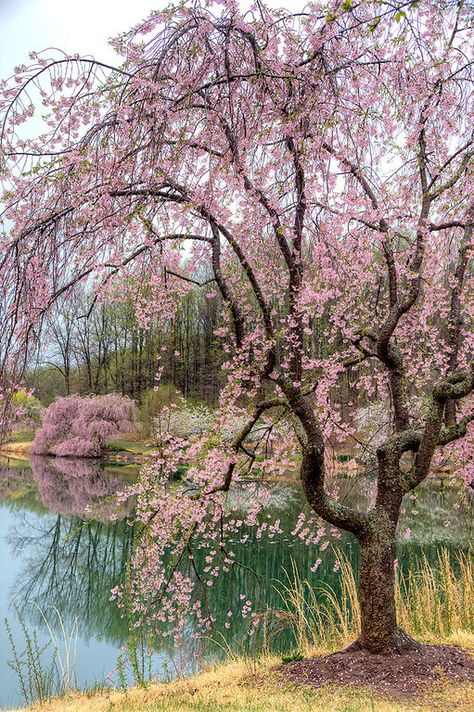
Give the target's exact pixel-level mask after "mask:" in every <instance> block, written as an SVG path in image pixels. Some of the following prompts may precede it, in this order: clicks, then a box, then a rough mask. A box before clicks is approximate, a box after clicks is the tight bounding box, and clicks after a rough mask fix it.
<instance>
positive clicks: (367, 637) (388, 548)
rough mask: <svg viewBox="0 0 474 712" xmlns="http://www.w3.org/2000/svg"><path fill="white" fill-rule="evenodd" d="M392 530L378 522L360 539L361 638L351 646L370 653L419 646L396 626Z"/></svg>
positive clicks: (402, 649)
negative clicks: (377, 524)
mask: <svg viewBox="0 0 474 712" xmlns="http://www.w3.org/2000/svg"><path fill="white" fill-rule="evenodd" d="M387 519H388V517H387ZM384 524H385V525H384ZM395 528H396V523H392V522H387V521H385V522H384V523H382V522H381V523H380V525H379V526H376V527H374V528H373V529H372V531H371V532H370V534H368V535H366V536H365V537H363V538H361V540H360V547H361V549H360V561H359V602H360V613H361V635H360V638H359V639H358V640H357V641H356V643H355V644H354V647H355V648H362V649H364V650H368V651H369V652H371V653H393V652H397V653H402V652H404V651H405V650H411V649H414V648H417V647H419V646H418V644H417V643H416V642H415V641H414V640H413V639H412V638H410V636H408V635H407V634H406V633H404V632H403V631H402V630H401V629H400V628H398V626H397V616H396V609H395V568H394V562H395Z"/></svg>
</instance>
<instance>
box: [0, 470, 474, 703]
mask: <svg viewBox="0 0 474 712" xmlns="http://www.w3.org/2000/svg"><path fill="white" fill-rule="evenodd" d="M133 475H134V472H133V471H132V472H130V468H128V467H119V466H105V465H104V464H103V463H100V462H94V461H89V460H87V461H86V460H71V459H65V458H57V459H54V458H51V459H44V458H38V457H37V458H33V459H32V462H31V463H27V462H22V461H18V460H13V459H11V460H8V459H6V458H1V460H0V537H1V548H0V565H1V571H2V576H1V579H0V609H1V610H0V613H1V616H0V618H1V619H2V621H3V619H4V618H7V619H8V621H9V625H10V627H11V632H12V636H13V640H14V642H15V645H16V646H17V648H18V650H22V649H23V648H24V639H25V636H24V633H23V631H22V622H21V621H23V624H24V625H25V626H26V627H27V629H28V631H29V633H30V634H32V632H33V631H35V632H36V635H37V636H38V640H39V642H40V643H44V644H46V643H47V642H48V641H49V640H50V639H51V634H50V632H49V631H48V625H49V626H50V627H51V629H52V631H53V633H54V634H55V635H57V636H59V638H60V639H61V625H63V626H64V629H65V631H66V637H68V636H70V634H71V631H73V630H74V627H75V626H76V625H77V642H76V644H75V646H74V648H75V651H76V652H75V655H76V659H77V663H76V671H77V683H78V684H79V686H92V685H93V684H94V683H96V682H97V683H104V681H106V682H107V681H108V684H111V685H113V684H115V683H116V680H117V674H116V672H114V671H115V669H116V665H117V660H118V656H119V653H120V649H121V646H123V645H124V643H125V641H126V639H127V626H126V624H125V622H124V620H123V619H122V618H121V616H120V614H119V611H118V609H117V607H116V605H115V604H114V603H111V602H110V601H109V597H110V590H111V589H112V588H113V587H114V586H115V585H116V584H117V583H118V582H119V581H120V580H121V577H122V576H123V574H124V571H125V566H126V562H127V559H128V556H129V553H130V548H131V544H132V540H133V532H134V527H133V521H132V513H133V502H132V501H130V500H129V501H128V502H126V503H125V504H122V505H120V507H119V508H117V505H116V503H115V501H114V494H115V493H116V492H119V491H121V490H123V489H124V488H125V487H126V486H127V484H129V483H130V482H131V481H132V480H133ZM357 484H358V486H357V488H356V487H355V480H354V477H350V476H347V477H345V478H344V477H342V478H341V479H340V490H341V494H342V496H343V497H344V498H348V499H350V500H351V501H352V502H354V500H355V498H356V495H355V493H356V492H357V498H358V500H360V501H361V503H362V504H363V503H364V502H366V501H367V500H368V498H370V492H371V488H372V486H373V484H372V483H371V481H370V480H367V481H364V482H362V486H360V485H361V481H360V480H359V481H358V483H357ZM262 488H265V489H266V490H270V491H269V499H268V510H269V511H268V514H269V518H272V517H274V516H275V515H276V514H278V516H279V517H280V519H281V526H282V529H283V534H281V535H279V536H278V537H275V538H268V537H262V538H261V539H255V537H254V535H251V536H250V537H249V538H248V539H246V533H245V532H244V531H242V537H241V539H239V540H238V541H232V542H231V544H232V548H233V550H234V551H236V552H237V558H238V560H239V561H240V562H241V564H242V566H238V567H234V569H233V570H232V571H231V572H230V573H229V574H227V575H224V576H221V577H219V578H218V579H217V580H216V582H215V585H214V586H213V587H212V589H211V590H210V591H209V596H210V597H211V598H212V603H213V605H214V607H215V609H216V610H217V611H218V612H219V614H218V615H217V620H216V629H217V631H220V633H221V634H223V635H224V634H225V635H226V637H228V638H229V639H231V638H232V639H233V640H234V641H235V643H236V646H238V645H239V644H241V641H239V640H237V638H238V636H239V626H240V628H241V627H242V621H241V619H240V624H239V626H238V625H237V622H236V623H235V626H234V624H233V625H232V627H231V629H230V630H229V623H228V618H227V612H228V610H229V609H231V608H234V609H238V607H239V606H240V607H242V601H241V596H242V595H243V594H245V599H250V600H252V601H259V602H260V603H259V605H261V606H262V607H265V606H269V607H273V608H278V607H281V600H279V596H278V593H277V592H276V590H275V589H274V588H273V587H272V585H271V582H272V580H274V579H279V580H283V579H284V577H285V574H284V571H285V570H286V571H291V567H292V563H293V562H294V563H295V564H296V565H297V566H298V568H299V570H300V571H301V573H302V575H303V576H304V577H307V578H309V579H310V580H311V582H314V586H315V587H318V586H321V585H323V584H327V585H330V586H332V587H333V588H334V589H335V590H336V591H337V589H338V573H337V572H336V571H334V568H335V566H334V564H335V554H334V552H333V551H332V550H331V547H328V548H327V549H326V550H324V551H320V548H319V546H317V545H311V546H307V545H306V544H305V543H304V542H303V541H301V540H300V539H298V538H297V537H294V536H292V535H291V531H292V530H293V528H294V526H295V522H296V519H297V517H298V514H299V513H300V512H301V510H302V509H304V501H303V497H302V493H301V491H300V489H299V487H298V485H297V484H293V483H291V482H282V483H274V484H268V483H259V482H253V483H252V482H249V483H248V484H245V485H240V486H239V487H238V488H237V489H235V490H234V492H232V493H231V494H230V503H229V506H231V507H232V508H234V509H235V510H236V511H239V510H241V511H242V512H244V511H245V509H246V508H247V507H248V506H250V504H251V502H252V501H254V499H255V497H258V496H259V491H261V489H262ZM357 503H358V504H360V502H359V501H358V502H357ZM473 511H474V497H473V493H472V492H466V491H464V492H462V493H461V489H458V488H454V491H453V488H448V487H446V486H445V484H444V481H443V480H433V481H430V482H429V483H425V484H424V485H423V486H422V487H421V488H419V492H418V493H417V497H416V499H410V498H409V497H408V498H407V499H406V503H405V512H404V514H403V516H402V521H401V522H400V542H399V549H398V559H399V565H400V566H401V567H403V568H406V567H408V566H410V565H411V563H412V562H413V560H414V559H416V558H417V557H419V556H420V555H421V554H424V555H426V556H427V557H428V558H429V559H430V560H434V559H435V557H436V552H437V549H438V548H439V547H440V546H448V547H449V548H450V549H452V551H453V552H455V551H456V550H458V549H464V548H467V547H468V546H469V543H470V542H472V540H473V533H474V531H473V530H474V522H473V516H472V514H473ZM112 516H113V520H112V519H111V518H112ZM407 528H409V529H410V530H411V534H410V536H409V538H404V534H403V533H404V532H405V533H406V531H407ZM249 533H250V532H247V534H249ZM250 534H252V533H250ZM242 539H243V541H242ZM337 543H338V545H339V546H340V547H341V549H342V550H343V551H344V553H345V554H346V556H347V557H348V558H349V560H350V561H351V563H352V564H353V566H354V567H357V560H358V549H357V543H356V542H355V541H354V540H353V539H352V538H351V537H350V536H348V535H343V536H342V537H341V539H340V540H339V542H337ZM318 557H320V558H321V559H322V563H321V565H320V566H319V567H318V568H317V570H315V571H314V572H311V567H312V566H313V564H314V562H315V560H316V559H317V558H318ZM252 571H254V572H255V573H256V574H257V575H255V574H254V573H252ZM262 583H263V584H265V585H263V587H262ZM267 584H268V585H267ZM18 614H19V617H20V619H21V620H20V619H19V618H18ZM226 623H227V625H226ZM280 643H281V641H280ZM285 644H286V645H287V647H288V648H291V645H292V640H291V639H290V638H288V639H287V640H286V641H283V645H285ZM50 648H51V646H50ZM49 654H50V652H49V651H48V650H47V651H46V652H45V660H47V658H48V655H49ZM182 656H183V652H182V651H174V650H173V649H172V645H171V642H170V641H169V642H168V643H167V645H166V647H162V648H161V649H160V650H156V651H155V653H154V656H153V659H152V666H153V672H154V673H155V674H157V675H158V676H161V677H170V676H173V675H174V674H175V673H176V672H177V671H182V670H183V669H186V670H188V671H189V670H192V669H193V667H194V665H195V663H194V661H193V660H191V659H189V660H183V658H182ZM11 657H12V649H11V643H10V641H9V639H8V635H7V630H6V628H5V626H4V625H3V623H2V627H1V629H0V708H3V709H5V708H8V707H11V706H15V705H20V704H21V703H22V696H21V691H20V689H19V681H18V679H17V677H16V675H15V673H14V672H13V671H12V670H11V669H10V668H9V666H8V660H9V659H11ZM129 679H130V678H129Z"/></svg>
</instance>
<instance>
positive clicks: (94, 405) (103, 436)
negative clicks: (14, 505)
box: [32, 393, 137, 457]
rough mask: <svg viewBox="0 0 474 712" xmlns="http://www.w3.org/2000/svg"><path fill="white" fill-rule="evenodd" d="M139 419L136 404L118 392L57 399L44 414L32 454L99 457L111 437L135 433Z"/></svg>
mask: <svg viewBox="0 0 474 712" xmlns="http://www.w3.org/2000/svg"><path fill="white" fill-rule="evenodd" d="M136 417H137V413H136V406H135V404H134V402H133V401H132V400H130V398H125V397H123V396H119V395H117V394H115V393H109V394H108V395H105V396H92V397H89V398H82V397H81V396H76V395H74V396H67V397H66V398H57V399H56V400H55V402H54V403H52V404H51V405H50V406H49V408H47V409H46V411H45V412H44V415H43V425H42V427H41V428H40V429H39V430H38V432H37V433H36V437H35V439H34V442H33V446H32V452H33V453H34V454H35V455H49V454H52V455H58V456H60V457H98V456H100V455H101V454H102V453H103V452H104V450H105V447H106V444H107V440H108V438H110V437H111V436H112V435H116V434H118V433H124V432H127V431H129V430H131V429H132V428H133V426H134V423H135V421H136Z"/></svg>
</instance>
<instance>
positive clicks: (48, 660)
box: [4, 603, 78, 704]
mask: <svg viewBox="0 0 474 712" xmlns="http://www.w3.org/2000/svg"><path fill="white" fill-rule="evenodd" d="M33 605H34V606H35V607H36V608H37V609H38V611H39V614H40V617H41V618H42V620H43V622H44V624H45V626H46V629H47V630H48V633H49V636H50V639H49V640H47V641H46V643H44V644H41V643H40V642H39V640H38V637H37V634H36V631H35V630H33V631H32V632H31V631H30V630H29V629H28V626H27V624H26V622H25V619H24V618H23V615H22V614H21V612H20V611H18V610H16V615H17V618H18V622H19V624H20V628H21V630H22V632H23V636H24V648H23V649H22V650H21V649H20V648H19V647H18V642H17V641H15V640H14V636H13V631H12V628H11V625H10V623H9V621H8V619H7V618H5V619H4V624H5V628H6V631H7V636H8V640H9V643H10V649H11V653H12V659H11V660H9V661H8V664H9V665H10V667H11V668H12V670H13V671H14V672H15V674H16V676H17V678H18V682H19V686H20V690H21V693H22V696H23V699H24V701H25V703H26V704H30V703H32V702H35V701H36V700H38V701H40V702H44V701H45V700H48V699H50V698H51V697H52V696H53V695H57V694H63V693H64V692H66V691H67V690H69V689H72V688H76V687H77V681H76V645H77V634H78V628H77V620H76V621H75V622H74V625H73V628H72V630H71V631H69V632H68V631H66V628H65V626H64V623H63V620H62V617H61V614H60V612H59V610H58V609H57V608H55V607H54V606H53V607H52V608H53V610H54V612H55V613H56V616H57V620H58V624H59V630H60V635H57V634H56V632H55V630H54V628H53V625H52V623H51V621H50V620H48V618H47V617H46V616H45V614H44V612H43V611H42V610H41V609H40V608H39V606H37V604H36V603H34V604H33Z"/></svg>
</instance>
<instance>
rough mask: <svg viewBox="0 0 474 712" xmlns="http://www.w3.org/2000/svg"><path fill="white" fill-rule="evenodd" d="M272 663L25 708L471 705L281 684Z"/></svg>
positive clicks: (179, 710) (341, 710)
mask: <svg viewBox="0 0 474 712" xmlns="http://www.w3.org/2000/svg"><path fill="white" fill-rule="evenodd" d="M471 642H473V643H474V639H473V641H471ZM278 663H279V660H277V659H276V658H266V659H263V660H261V661H260V662H259V663H258V665H253V664H252V666H250V665H249V663H246V662H245V661H237V662H232V663H227V664H225V665H220V666H216V667H214V668H212V669H209V670H207V671H205V672H203V673H201V674H200V675H197V676H196V677H192V678H189V679H187V680H179V681H175V682H171V683H166V684H165V683H164V684H159V685H150V686H149V687H148V688H146V689H137V688H135V689H132V690H130V691H129V692H127V693H118V692H107V693H96V694H74V693H70V694H68V695H66V696H64V697H62V698H56V699H54V700H52V701H51V702H47V703H44V704H43V705H37V706H33V707H30V708H28V709H29V710H30V712H32V711H33V710H35V712H185V711H186V710H189V711H190V712H191V711H192V712H224V711H225V712H375V711H376V712H415V711H416V712H434V711H436V710H439V711H440V712H441V711H443V712H448V711H449V710H453V711H454V710H456V711H457V712H461V711H465V712H468V711H469V710H472V709H474V685H463V686H459V685H454V684H442V685H437V686H434V687H433V688H431V689H430V690H427V691H426V694H425V695H424V696H423V697H421V698H420V699H419V700H417V701H414V700H412V699H410V700H407V701H406V702H404V701H397V700H390V699H382V698H374V697H372V695H371V692H370V691H369V690H361V689H357V690H356V689H351V688H344V687H339V688H329V687H325V688H321V689H311V688H305V687H303V686H299V687H296V686H294V685H289V684H283V683H282V682H281V680H280V679H279V676H278V673H277V672H276V671H275V670H274V669H273V668H274V667H275V665H276V664H278Z"/></svg>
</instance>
